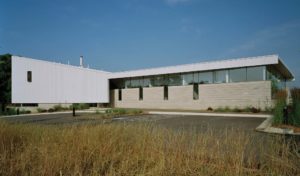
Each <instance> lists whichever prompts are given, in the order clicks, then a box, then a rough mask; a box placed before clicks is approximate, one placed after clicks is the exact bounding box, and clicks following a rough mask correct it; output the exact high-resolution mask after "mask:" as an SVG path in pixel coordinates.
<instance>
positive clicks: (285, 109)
mask: <svg viewBox="0 0 300 176" xmlns="http://www.w3.org/2000/svg"><path fill="white" fill-rule="evenodd" d="M283 123H284V124H285V125H287V124H288V108H287V106H285V107H284V108H283Z"/></svg>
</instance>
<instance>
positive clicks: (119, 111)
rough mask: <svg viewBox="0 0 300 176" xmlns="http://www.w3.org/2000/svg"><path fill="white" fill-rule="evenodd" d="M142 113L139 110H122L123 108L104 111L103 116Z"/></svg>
mask: <svg viewBox="0 0 300 176" xmlns="http://www.w3.org/2000/svg"><path fill="white" fill-rule="evenodd" d="M142 113H143V111H142V110H139V109H123V108H114V109H107V110H105V114H108V115H125V114H128V115H137V114H142Z"/></svg>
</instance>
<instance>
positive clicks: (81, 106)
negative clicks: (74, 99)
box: [69, 103, 90, 110]
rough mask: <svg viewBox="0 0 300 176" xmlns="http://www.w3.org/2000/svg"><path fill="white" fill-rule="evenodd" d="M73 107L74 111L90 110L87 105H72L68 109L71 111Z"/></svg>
mask: <svg viewBox="0 0 300 176" xmlns="http://www.w3.org/2000/svg"><path fill="white" fill-rule="evenodd" d="M73 107H74V108H75V109H76V110H82V109H89V108H90V105H89V104H87V103H73V104H72V105H71V106H70V107H69V108H70V109H73Z"/></svg>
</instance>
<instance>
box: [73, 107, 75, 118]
mask: <svg viewBox="0 0 300 176" xmlns="http://www.w3.org/2000/svg"><path fill="white" fill-rule="evenodd" d="M73 117H75V107H73Z"/></svg>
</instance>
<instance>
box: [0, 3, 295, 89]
mask: <svg viewBox="0 0 300 176" xmlns="http://www.w3.org/2000/svg"><path fill="white" fill-rule="evenodd" d="M4 53H11V54H13V55H20V56H26V57H31V58H36V59H42V60H48V61H55V62H60V63H68V61H69V62H70V64H72V65H79V56H81V55H83V56H84V62H85V65H89V67H90V68H95V69H101V70H105V71H112V72H114V71H124V70H132V69H141V68H151V67H161V66H170V65H179V64H188V63H197V62H202V61H209V60H220V59H231V58H239V57H250V56H260V55H269V54H279V56H280V58H282V59H283V61H284V62H285V64H286V65H287V66H288V67H289V68H290V70H291V71H292V73H293V74H294V75H295V78H296V81H294V82H293V83H292V84H291V85H292V86H299V87H300V69H299V67H300V1H299V0H263V1H262V0H235V1H233V0H226V1H225V0H82V1H76V0H72V1H71V0H69V1H67V0H48V1H47V0H0V54H4Z"/></svg>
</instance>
